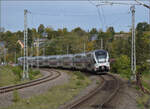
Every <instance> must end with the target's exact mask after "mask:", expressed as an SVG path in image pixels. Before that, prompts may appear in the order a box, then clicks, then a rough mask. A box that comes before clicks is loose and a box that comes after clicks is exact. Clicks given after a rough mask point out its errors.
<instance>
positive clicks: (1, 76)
mask: <svg viewBox="0 0 150 109" xmlns="http://www.w3.org/2000/svg"><path fill="white" fill-rule="evenodd" d="M22 72H23V71H22V69H21V68H20V67H18V66H17V67H12V66H0V87H2V86H8V85H14V84H19V83H23V82H27V81H29V80H26V81H21V79H22ZM29 74H30V75H29V77H30V80H32V79H37V78H40V77H42V75H41V74H40V72H39V71H34V70H30V71H29Z"/></svg>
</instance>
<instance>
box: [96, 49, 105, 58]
mask: <svg viewBox="0 0 150 109" xmlns="http://www.w3.org/2000/svg"><path fill="white" fill-rule="evenodd" d="M95 56H96V59H97V60H100V59H105V58H106V56H107V52H105V51H96V52H95Z"/></svg>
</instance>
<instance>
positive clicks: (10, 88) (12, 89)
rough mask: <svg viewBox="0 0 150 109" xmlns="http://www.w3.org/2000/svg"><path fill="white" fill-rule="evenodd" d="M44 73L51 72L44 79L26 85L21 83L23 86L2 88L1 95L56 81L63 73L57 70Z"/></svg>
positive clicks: (0, 89)
mask: <svg viewBox="0 0 150 109" xmlns="http://www.w3.org/2000/svg"><path fill="white" fill-rule="evenodd" d="M44 71H48V72H50V74H48V75H46V76H44V77H42V78H39V79H36V80H32V81H29V82H26V83H21V84H17V85H11V86H6V87H0V94H3V93H7V92H11V91H14V90H18V89H23V88H27V87H31V86H35V85H39V84H42V83H44V82H47V81H51V80H54V79H56V78H58V77H59V76H61V73H60V72H59V71H57V70H52V69H51V71H50V70H44ZM56 73H57V74H56Z"/></svg>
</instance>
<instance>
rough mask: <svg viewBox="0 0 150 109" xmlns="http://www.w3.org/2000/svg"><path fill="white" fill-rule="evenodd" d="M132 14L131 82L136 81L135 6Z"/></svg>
mask: <svg viewBox="0 0 150 109" xmlns="http://www.w3.org/2000/svg"><path fill="white" fill-rule="evenodd" d="M130 9H131V12H132V45H131V71H132V76H131V80H135V79H136V46H135V5H133V6H131V8H130Z"/></svg>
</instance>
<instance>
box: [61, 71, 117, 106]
mask: <svg viewBox="0 0 150 109" xmlns="http://www.w3.org/2000/svg"><path fill="white" fill-rule="evenodd" d="M100 78H102V79H103V82H102V84H100V85H99V86H97V88H96V89H93V90H92V91H91V92H90V93H89V94H88V95H86V96H84V97H82V98H81V99H79V100H77V101H75V102H73V103H71V104H69V105H67V106H65V107H63V108H64V109H105V108H106V107H108V106H107V105H108V103H109V102H110V101H111V100H112V99H113V97H114V96H115V95H116V94H117V92H118V90H119V80H118V79H117V78H116V77H115V76H113V75H111V74H107V75H101V76H100Z"/></svg>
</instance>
